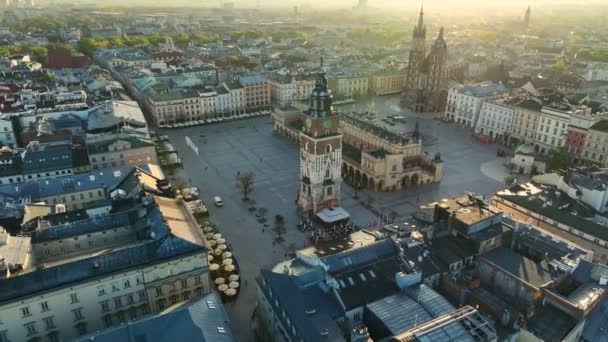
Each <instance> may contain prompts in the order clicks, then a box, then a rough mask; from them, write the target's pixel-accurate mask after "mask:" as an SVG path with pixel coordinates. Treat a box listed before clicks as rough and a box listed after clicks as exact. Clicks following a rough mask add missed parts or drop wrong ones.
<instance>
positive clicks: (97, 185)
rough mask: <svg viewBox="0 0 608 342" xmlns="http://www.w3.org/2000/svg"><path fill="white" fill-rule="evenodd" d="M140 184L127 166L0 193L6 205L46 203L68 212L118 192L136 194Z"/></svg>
mask: <svg viewBox="0 0 608 342" xmlns="http://www.w3.org/2000/svg"><path fill="white" fill-rule="evenodd" d="M138 184H139V183H138V182H137V176H136V174H135V168H133V167H130V166H124V167H121V168H112V169H101V170H97V171H94V172H90V173H82V174H74V175H66V176H60V177H54V178H48V179H40V180H36V181H27V182H25V183H22V184H17V185H16V184H6V185H0V192H1V193H2V196H1V197H2V198H3V202H5V203H6V202H14V203H22V204H27V203H36V202H43V203H44V204H45V205H49V206H54V205H57V204H63V205H64V206H65V208H66V209H67V210H78V209H84V208H86V207H87V206H88V205H89V204H90V203H93V202H97V201H100V200H105V199H108V198H109V197H110V194H111V193H112V192H113V191H115V190H120V191H121V192H123V193H124V194H125V195H127V196H128V195H132V194H135V193H137V192H138V191H139V188H138Z"/></svg>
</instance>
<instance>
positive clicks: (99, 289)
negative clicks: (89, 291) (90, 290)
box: [89, 241, 106, 296]
mask: <svg viewBox="0 0 608 342" xmlns="http://www.w3.org/2000/svg"><path fill="white" fill-rule="evenodd" d="M89 242H92V241H89ZM89 245H91V244H90V243H89ZM105 294H106V289H104V288H103V286H99V287H98V288H97V295H98V296H103V295H105Z"/></svg>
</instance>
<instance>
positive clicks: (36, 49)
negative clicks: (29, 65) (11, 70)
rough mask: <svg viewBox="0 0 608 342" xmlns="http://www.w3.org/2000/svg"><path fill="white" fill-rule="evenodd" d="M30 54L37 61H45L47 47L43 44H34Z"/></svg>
mask: <svg viewBox="0 0 608 342" xmlns="http://www.w3.org/2000/svg"><path fill="white" fill-rule="evenodd" d="M29 50H30V54H31V55H32V58H33V59H34V60H35V61H36V62H44V61H45V60H46V55H47V52H48V50H47V48H45V47H42V46H33V47H31V48H30V49H29Z"/></svg>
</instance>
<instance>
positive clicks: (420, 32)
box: [414, 3, 426, 38]
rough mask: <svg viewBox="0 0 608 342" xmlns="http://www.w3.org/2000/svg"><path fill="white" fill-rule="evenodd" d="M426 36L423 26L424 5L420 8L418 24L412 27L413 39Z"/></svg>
mask: <svg viewBox="0 0 608 342" xmlns="http://www.w3.org/2000/svg"><path fill="white" fill-rule="evenodd" d="M425 36H426V27H425V26H424V3H423V4H422V5H421V6H420V15H419V16H418V24H417V25H416V27H414V37H420V38H424V37H425Z"/></svg>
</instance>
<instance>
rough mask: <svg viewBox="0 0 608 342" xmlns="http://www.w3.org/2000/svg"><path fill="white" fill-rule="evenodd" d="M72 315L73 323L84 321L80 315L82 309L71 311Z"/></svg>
mask: <svg viewBox="0 0 608 342" xmlns="http://www.w3.org/2000/svg"><path fill="white" fill-rule="evenodd" d="M72 313H73V314H74V321H81V320H83V319H84V316H83V315H82V309H81V308H79V309H76V310H72Z"/></svg>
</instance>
